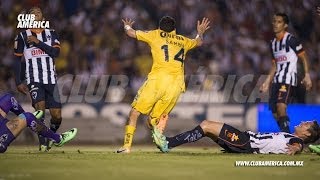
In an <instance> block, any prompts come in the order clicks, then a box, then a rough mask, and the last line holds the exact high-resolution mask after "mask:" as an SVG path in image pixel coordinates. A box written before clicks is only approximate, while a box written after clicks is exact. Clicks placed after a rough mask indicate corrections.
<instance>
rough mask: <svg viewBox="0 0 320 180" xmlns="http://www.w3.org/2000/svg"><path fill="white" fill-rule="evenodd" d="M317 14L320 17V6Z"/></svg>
mask: <svg viewBox="0 0 320 180" xmlns="http://www.w3.org/2000/svg"><path fill="white" fill-rule="evenodd" d="M317 13H318V15H319V16H320V6H319V7H317Z"/></svg>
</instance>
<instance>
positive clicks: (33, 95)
mask: <svg viewBox="0 0 320 180" xmlns="http://www.w3.org/2000/svg"><path fill="white" fill-rule="evenodd" d="M31 96H32V98H33V99H36V98H37V96H38V93H37V92H35V91H34V92H32V93H31Z"/></svg>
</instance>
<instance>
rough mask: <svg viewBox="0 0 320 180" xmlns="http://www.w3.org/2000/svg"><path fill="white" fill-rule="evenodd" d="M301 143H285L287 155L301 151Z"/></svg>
mask: <svg viewBox="0 0 320 180" xmlns="http://www.w3.org/2000/svg"><path fill="white" fill-rule="evenodd" d="M301 148H302V147H301V145H300V144H297V143H296V144H292V145H291V144H287V147H286V149H287V154H288V155H295V154H297V153H298V152H300V151H301Z"/></svg>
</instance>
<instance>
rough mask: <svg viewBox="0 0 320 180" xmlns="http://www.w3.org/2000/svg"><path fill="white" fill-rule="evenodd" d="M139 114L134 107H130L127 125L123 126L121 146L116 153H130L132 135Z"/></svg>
mask: <svg viewBox="0 0 320 180" xmlns="http://www.w3.org/2000/svg"><path fill="white" fill-rule="evenodd" d="M140 114H141V113H140V112H139V111H137V110H136V109H134V108H132V109H131V111H130V114H129V119H128V121H127V125H126V127H125V135H124V142H123V146H122V147H121V148H120V149H118V150H117V151H116V152H117V153H130V151H131V145H132V139H133V135H134V132H135V130H136V126H137V120H138V118H139V116H140Z"/></svg>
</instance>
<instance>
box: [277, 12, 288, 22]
mask: <svg viewBox="0 0 320 180" xmlns="http://www.w3.org/2000/svg"><path fill="white" fill-rule="evenodd" d="M275 15H276V16H281V17H282V19H283V21H284V23H286V24H288V25H289V17H288V15H287V14H286V13H276V14H275Z"/></svg>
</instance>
